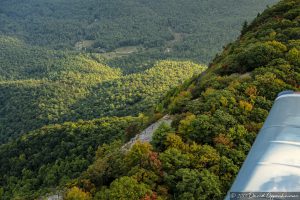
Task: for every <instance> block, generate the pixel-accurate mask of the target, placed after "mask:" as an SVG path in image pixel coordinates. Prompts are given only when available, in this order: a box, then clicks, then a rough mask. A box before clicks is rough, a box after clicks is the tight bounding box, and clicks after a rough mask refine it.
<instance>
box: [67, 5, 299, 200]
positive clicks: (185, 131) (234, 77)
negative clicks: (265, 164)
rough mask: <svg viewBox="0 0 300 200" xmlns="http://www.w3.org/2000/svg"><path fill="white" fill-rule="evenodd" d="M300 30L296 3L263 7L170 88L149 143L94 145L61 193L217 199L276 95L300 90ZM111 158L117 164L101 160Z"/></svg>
mask: <svg viewBox="0 0 300 200" xmlns="http://www.w3.org/2000/svg"><path fill="white" fill-rule="evenodd" d="M299 25H300V1H299V0H283V1H281V2H280V3H278V4H277V5H275V6H273V7H271V8H269V9H267V10H266V11H265V12H264V13H263V14H262V15H260V16H259V17H258V18H256V19H255V20H254V21H253V22H252V23H251V24H250V25H249V26H245V27H244V29H243V31H242V35H241V36H240V38H239V39H238V40H237V41H236V42H234V43H232V44H229V45H228V46H226V47H225V49H224V51H223V53H222V54H221V55H220V56H217V57H216V58H215V59H214V61H213V62H212V64H211V65H210V68H209V69H208V70H207V72H206V73H205V74H203V75H202V76H200V77H199V78H198V79H195V80H194V81H192V82H191V83H190V84H189V85H187V84H186V85H184V86H182V87H181V88H178V89H177V90H173V91H172V93H171V94H170V96H171V97H170V98H168V99H166V100H165V102H163V105H164V107H165V108H166V109H167V111H169V112H170V113H171V114H173V115H174V117H175V119H174V122H173V123H172V126H171V127H169V126H167V125H163V126H161V127H160V129H159V130H158V131H156V132H155V133H154V136H153V141H152V145H150V144H147V143H145V144H141V143H140V144H136V145H135V146H134V147H133V148H132V149H131V150H130V151H129V152H125V153H124V152H120V151H118V149H117V148H113V146H111V148H112V149H110V150H108V151H104V150H103V148H106V149H107V147H102V148H99V150H98V153H97V156H96V160H95V162H94V163H93V164H92V165H91V166H90V167H89V169H88V170H87V171H86V172H85V173H83V174H82V176H81V178H80V179H79V180H78V183H77V184H76V187H73V189H71V190H70V192H69V193H67V196H70V195H74V193H71V191H74V189H77V190H76V191H77V195H78V194H92V196H93V198H94V199H124V198H125V199H143V198H144V199H157V198H158V199H200V198H201V199H223V198H224V196H225V195H226V192H227V190H228V189H229V187H230V185H231V183H232V181H233V179H234V177H235V175H236V174H237V172H238V169H239V167H240V166H241V164H242V163H243V161H244V159H245V157H246V155H247V152H248V151H249V150H250V148H251V144H252V142H253V141H254V139H255V137H256V134H257V133H258V131H259V129H260V128H261V127H262V124H263V122H264V120H265V118H266V116H267V115H268V111H269V109H270V108H271V106H272V102H273V100H274V99H275V98H276V95H277V93H278V92H281V91H282V90H299V89H300V63H299V61H300V35H299V33H300V32H299ZM116 152H117V153H116ZM118 154H119V155H122V156H121V158H120V157H118V159H121V160H122V161H119V162H118V163H113V162H110V161H109V160H108V158H111V156H112V155H118ZM119 163H122V167H121V166H120V165H119ZM120 167H121V168H120ZM116 169H122V171H121V172H119V174H120V175H118V176H117V177H115V176H112V175H111V174H110V172H111V171H114V170H116ZM129 183H130V184H131V185H133V187H126V186H127V185H128V184H129ZM78 187H79V188H80V189H78Z"/></svg>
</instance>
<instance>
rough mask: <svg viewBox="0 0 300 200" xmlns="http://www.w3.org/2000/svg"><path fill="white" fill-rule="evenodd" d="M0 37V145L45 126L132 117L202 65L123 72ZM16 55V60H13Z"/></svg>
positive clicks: (162, 63) (166, 63)
mask: <svg viewBox="0 0 300 200" xmlns="http://www.w3.org/2000/svg"><path fill="white" fill-rule="evenodd" d="M1 39H2V41H4V42H2V43H0V46H1V47H2V48H3V49H6V50H5V52H7V53H8V54H7V55H6V54H1V55H0V60H1V61H0V62H3V63H4V64H3V65H2V66H7V68H1V67H0V69H2V70H3V73H2V77H1V75H0V77H1V78H2V80H3V81H1V78H0V106H1V109H0V116H1V117H0V143H3V142H5V141H7V140H8V139H10V138H15V137H17V136H18V135H20V134H24V133H26V132H28V131H30V130H34V129H36V128H40V127H42V126H43V125H46V124H54V123H62V122H65V121H76V120H79V119H93V118H97V117H103V116H126V115H137V114H139V113H140V112H143V111H146V110H148V109H150V108H152V107H153V106H155V104H156V103H157V102H158V100H159V99H160V98H161V97H162V96H163V94H164V93H165V92H167V91H168V90H169V89H171V88H172V87H174V86H176V85H178V84H182V83H183V82H184V81H185V80H186V79H189V78H191V77H193V76H194V75H197V74H200V73H201V72H202V71H203V70H204V69H205V67H204V66H200V65H198V64H195V63H192V62H187V61H185V62H183V61H168V60H165V61H160V62H157V63H156V64H155V65H154V66H153V67H152V68H150V69H148V70H146V71H144V72H140V73H134V74H130V75H123V74H122V72H121V70H120V69H114V68H110V67H108V66H107V65H104V64H102V63H101V62H100V61H99V60H97V59H96V57H94V56H93V54H76V53H68V52H61V51H52V50H47V51H39V50H40V48H38V47H35V48H33V47H31V48H26V46H25V48H23V47H24V46H23V44H22V43H21V44H20V43H19V42H18V41H15V40H14V39H11V38H0V40H1ZM12 41H13V42H12ZM6 42H7V43H8V45H6ZM12 43H14V44H13V45H12ZM57 57H58V59H55V58H57ZM34 58H38V59H36V60H35V59H34ZM18 59H20V63H19V62H15V60H18ZM7 63H9V64H7Z"/></svg>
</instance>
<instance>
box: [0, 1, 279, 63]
mask: <svg viewBox="0 0 300 200" xmlns="http://www.w3.org/2000/svg"><path fill="white" fill-rule="evenodd" d="M275 2H278V1H277V0H251V1H247V0H239V1H235V0H226V1H225V0H221V1H220V0H211V1H207V0H200V1H199V0H186V1H184V2H183V1H180V0H172V1H167V0H164V1H160V0H151V1H145V0H126V1H124V0H114V1H111V0H86V1H81V0H72V1H66V0H53V1H46V0H28V1H22V0H1V1H0V33H2V34H5V35H10V36H14V37H18V38H19V39H24V40H25V41H26V42H27V43H29V44H33V45H38V46H47V47H52V48H54V49H66V48H67V49H76V50H83V51H84V50H86V51H91V52H109V51H112V50H114V49H116V48H118V47H124V46H129V47H132V46H135V47H141V48H142V49H144V50H143V51H141V49H140V51H139V52H140V53H137V55H134V56H132V57H133V58H132V59H128V60H126V61H127V62H133V61H132V60H135V59H134V57H138V59H143V62H141V64H143V63H144V61H147V59H148V58H147V59H146V58H145V53H146V55H149V54H150V55H151V57H153V58H154V59H157V58H166V57H176V58H178V57H180V58H189V59H190V58H193V59H196V60H198V61H200V62H201V63H204V62H208V61H209V60H210V59H211V58H212V57H213V56H214V55H215V54H216V53H217V51H218V50H220V48H221V47H222V45H224V44H226V43H227V42H228V41H230V40H232V39H233V38H234V37H236V35H237V34H238V32H239V30H240V27H241V24H242V23H243V22H244V21H245V20H249V19H251V18H253V17H255V16H256V15H257V13H258V12H259V11H261V10H263V9H264V8H265V6H266V5H267V4H273V3H275ZM172 41H173V42H172ZM133 49H134V48H133ZM130 51H131V50H130ZM126 61H122V62H120V63H123V62H126Z"/></svg>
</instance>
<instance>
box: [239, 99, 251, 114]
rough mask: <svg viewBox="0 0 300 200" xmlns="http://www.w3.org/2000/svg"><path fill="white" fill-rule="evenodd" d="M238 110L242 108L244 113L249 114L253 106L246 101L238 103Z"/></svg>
mask: <svg viewBox="0 0 300 200" xmlns="http://www.w3.org/2000/svg"><path fill="white" fill-rule="evenodd" d="M240 108H242V109H243V110H245V111H248V112H250V111H251V110H252V109H253V105H252V104H251V103H248V102H247V101H243V100H241V101H240Z"/></svg>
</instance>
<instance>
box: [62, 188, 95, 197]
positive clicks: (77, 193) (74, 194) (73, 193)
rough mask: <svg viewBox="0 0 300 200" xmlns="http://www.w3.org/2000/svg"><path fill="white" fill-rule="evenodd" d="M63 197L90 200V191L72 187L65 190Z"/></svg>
mask: <svg viewBox="0 0 300 200" xmlns="http://www.w3.org/2000/svg"><path fill="white" fill-rule="evenodd" d="M64 199H65V200H91V199H92V197H91V195H90V193H88V192H84V191H82V190H81V189H80V188H78V187H73V188H71V189H70V190H69V191H68V192H67V194H66V196H65V198H64Z"/></svg>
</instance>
